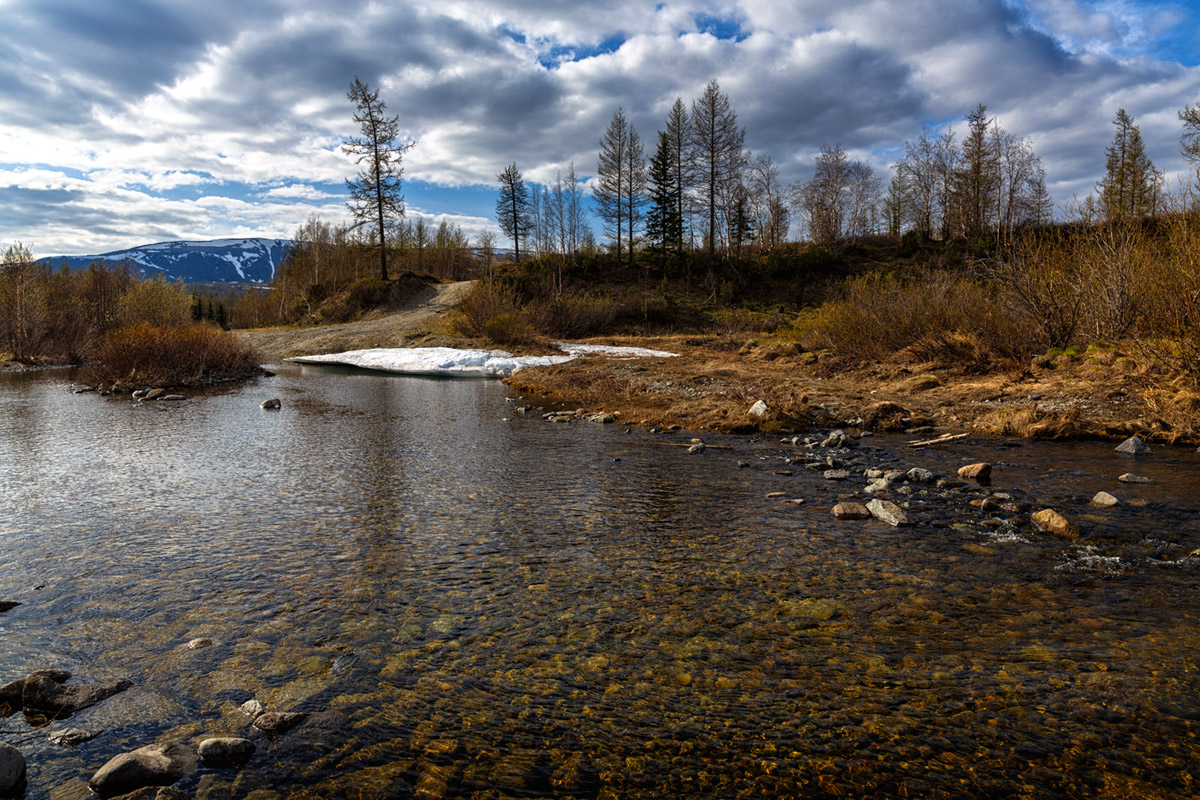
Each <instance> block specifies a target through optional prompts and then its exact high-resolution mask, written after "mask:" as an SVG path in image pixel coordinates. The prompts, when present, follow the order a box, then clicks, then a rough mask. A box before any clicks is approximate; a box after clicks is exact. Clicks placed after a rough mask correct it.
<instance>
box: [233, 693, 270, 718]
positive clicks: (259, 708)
mask: <svg viewBox="0 0 1200 800" xmlns="http://www.w3.org/2000/svg"><path fill="white" fill-rule="evenodd" d="M238 708H239V710H240V711H241V712H242V713H243V714H245V715H246V716H248V717H258V716H261V715H262V713H263V712H264V711H265V710H266V709H264V708H263V704H262V703H260V702H258V701H257V700H255V699H254V698H253V697H252V698H250V699H249V700H247V701H246V702H244V703H242V704H241V705H240V706H239V707H238Z"/></svg>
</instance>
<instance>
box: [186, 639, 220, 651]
mask: <svg viewBox="0 0 1200 800" xmlns="http://www.w3.org/2000/svg"><path fill="white" fill-rule="evenodd" d="M215 644H216V642H215V641H213V640H212V639H209V638H208V637H207V636H201V637H200V638H198V639H192V640H191V641H189V642H188V643H187V644H185V645H184V646H183V649H184V650H203V649H204V648H206V647H212V646H213V645H215Z"/></svg>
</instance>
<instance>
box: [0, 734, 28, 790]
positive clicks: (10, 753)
mask: <svg viewBox="0 0 1200 800" xmlns="http://www.w3.org/2000/svg"><path fill="white" fill-rule="evenodd" d="M23 783H25V756H23V755H21V751H20V750H18V749H17V748H15V747H13V746H12V745H11V744H3V743H0V795H7V794H10V793H11V792H13V791H15V790H17V789H19V788H21V785H22V784H23Z"/></svg>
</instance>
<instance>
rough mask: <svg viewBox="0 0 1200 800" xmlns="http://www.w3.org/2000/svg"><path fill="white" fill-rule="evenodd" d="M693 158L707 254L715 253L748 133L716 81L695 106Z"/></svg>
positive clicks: (738, 179)
mask: <svg viewBox="0 0 1200 800" xmlns="http://www.w3.org/2000/svg"><path fill="white" fill-rule="evenodd" d="M692 133H693V138H692V140H691V143H690V144H691V147H690V149H691V155H692V163H693V164H694V165H695V169H696V180H697V189H698V193H697V194H698V197H697V199H698V200H699V202H700V205H701V208H702V210H703V211H704V213H705V215H706V216H707V217H708V230H707V231H705V235H706V236H707V238H708V254H709V256H713V255H714V254H715V253H716V247H717V240H718V239H719V238H720V233H721V229H720V226H719V225H718V223H719V222H720V221H723V220H724V219H725V218H727V217H728V216H729V215H730V214H731V213H732V211H733V209H732V207H731V206H732V205H733V203H735V202H736V199H737V194H736V191H735V187H736V185H737V184H739V183H741V178H742V171H743V170H744V168H745V164H746V153H745V151H744V149H743V146H744V143H745V140H746V131H745V129H744V128H739V127H738V124H737V114H735V113H734V111H733V106H732V105H731V104H730V102H729V97H728V96H727V95H725V94H723V93H722V92H721V87H720V85H719V84H718V83H717V79H716V78H713V79H712V80H710V81H709V82H708V86H707V87H705V89H704V94H703V95H701V96H700V98H699V99H697V100H695V101H693V102H692Z"/></svg>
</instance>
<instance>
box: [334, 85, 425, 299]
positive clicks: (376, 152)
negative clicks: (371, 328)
mask: <svg viewBox="0 0 1200 800" xmlns="http://www.w3.org/2000/svg"><path fill="white" fill-rule="evenodd" d="M346 97H347V98H349V100H350V101H351V102H352V103H354V107H355V112H354V121H355V122H357V123H358V126H359V135H358V136H355V137H353V138H351V139H349V140H348V141H347V142H346V143H345V144H343V145H342V152H344V153H346V154H347V155H350V156H353V157H354V159H355V163H357V164H358V165H359V171H358V175H357V176H356V177H355V178H354V179H353V180H350V179H347V180H346V188H347V189H348V190H349V192H350V200H349V201H348V202H347V204H346V205H347V206H349V208H350V213H351V214H352V215H353V216H354V220H355V227H358V226H363V225H371V226H373V227H374V237H373V238H374V239H375V243H376V245H377V246H378V247H379V274H380V277H381V278H382V279H383V280H385V281H386V280H387V279H388V268H387V241H388V236H387V232H388V229H389V227H391V226H392V225H394V224H395V222H396V221H397V220H398V219H400V218H401V217H403V216H404V192H403V191H402V190H401V183H400V179H401V176H402V175H403V174H404V168H403V167H402V166H401V164H402V163H403V160H404V154H405V153H407V152H408V151H409V150H411V149H412V146H413V144H415V143H414V142H412V141H401V139H400V121H399V120H400V118H399V117H398V116H391V117H389V116H387V115H386V113H385V112H386V110H387V105H386V104H385V103H384V102H383V101H382V100H380V99H379V90H378V89H371V88H370V87H369V86H367V84H365V83H363V82H362V81H360V80H359V79H358V78H357V77H355V79H354V83H352V84H350V91H349V92H347V93H346Z"/></svg>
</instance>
